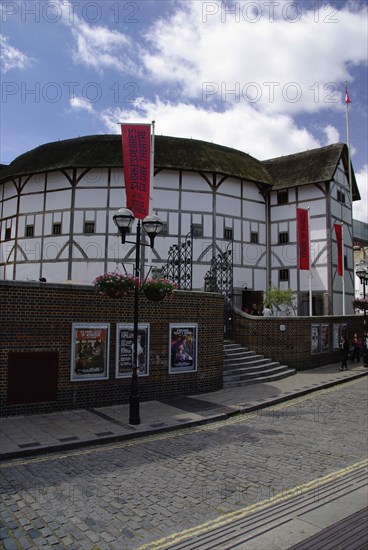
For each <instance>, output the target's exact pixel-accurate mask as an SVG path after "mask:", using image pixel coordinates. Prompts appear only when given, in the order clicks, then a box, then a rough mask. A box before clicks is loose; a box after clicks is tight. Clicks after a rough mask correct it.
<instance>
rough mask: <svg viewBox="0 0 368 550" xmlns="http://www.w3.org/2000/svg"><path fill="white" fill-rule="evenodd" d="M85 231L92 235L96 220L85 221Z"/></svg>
mask: <svg viewBox="0 0 368 550" xmlns="http://www.w3.org/2000/svg"><path fill="white" fill-rule="evenodd" d="M84 232H85V233H87V234H89V235H91V234H92V233H94V232H95V222H85V223H84Z"/></svg>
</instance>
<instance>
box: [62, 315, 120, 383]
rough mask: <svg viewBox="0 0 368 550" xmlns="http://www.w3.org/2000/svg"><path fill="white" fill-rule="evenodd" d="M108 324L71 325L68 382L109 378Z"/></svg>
mask: <svg viewBox="0 0 368 550" xmlns="http://www.w3.org/2000/svg"><path fill="white" fill-rule="evenodd" d="M109 331H110V325H109V324H95V323H83V324H82V323H73V325H72V350H71V365H70V370H71V373H70V380H71V381H72V382H73V381H74V382H75V381H80V380H106V379H107V378H108V377H109V372H108V361H109Z"/></svg>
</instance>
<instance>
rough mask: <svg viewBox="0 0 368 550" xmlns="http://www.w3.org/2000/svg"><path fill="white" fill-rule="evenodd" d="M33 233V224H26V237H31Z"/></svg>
mask: <svg viewBox="0 0 368 550" xmlns="http://www.w3.org/2000/svg"><path fill="white" fill-rule="evenodd" d="M33 235H34V226H33V225H26V237H33Z"/></svg>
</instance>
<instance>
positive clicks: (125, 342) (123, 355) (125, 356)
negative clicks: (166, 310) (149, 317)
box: [115, 323, 150, 378]
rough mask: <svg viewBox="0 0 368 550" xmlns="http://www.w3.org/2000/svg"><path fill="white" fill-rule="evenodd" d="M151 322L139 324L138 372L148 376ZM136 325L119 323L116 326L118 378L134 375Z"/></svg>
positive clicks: (116, 366)
mask: <svg viewBox="0 0 368 550" xmlns="http://www.w3.org/2000/svg"><path fill="white" fill-rule="evenodd" d="M149 337H150V331H149V324H143V323H142V324H141V323H140V324H139V325H138V345H137V350H138V358H137V359H138V365H137V374H138V375H139V376H148V374H149V343H150V342H149V339H150V338H149ZM133 354H134V325H133V324H118V325H117V326H116V364H115V376H116V378H125V377H130V376H132V369H133V361H134V357H133Z"/></svg>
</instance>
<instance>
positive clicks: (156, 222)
mask: <svg viewBox="0 0 368 550" xmlns="http://www.w3.org/2000/svg"><path fill="white" fill-rule="evenodd" d="M113 220H114V222H115V224H116V225H117V227H118V229H119V232H120V235H121V242H122V243H123V244H124V243H126V242H127V243H132V244H135V268H134V277H135V278H136V279H138V280H140V248H141V244H145V243H141V227H142V226H143V229H144V230H145V232H146V233H147V235H148V237H149V239H150V244H149V245H147V246H150V247H151V248H153V245H154V241H155V237H156V235H157V234H158V233H160V231H161V229H162V222H161V220H160V218H158V217H157V216H154V215H151V216H146V217H145V218H144V219H143V220H142V222H141V220H140V219H138V224H137V233H136V241H135V243H134V242H133V241H127V240H126V236H127V234H128V233H129V232H130V229H131V227H132V226H133V223H134V220H135V217H134V214H133V212H132V211H131V210H129V209H128V208H120V210H118V211H117V212H116V214H115V215H114V216H113ZM138 319H139V288H138V286H135V288H134V323H133V365H132V383H131V387H130V397H129V424H140V423H141V419H140V416H139V386H138Z"/></svg>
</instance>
